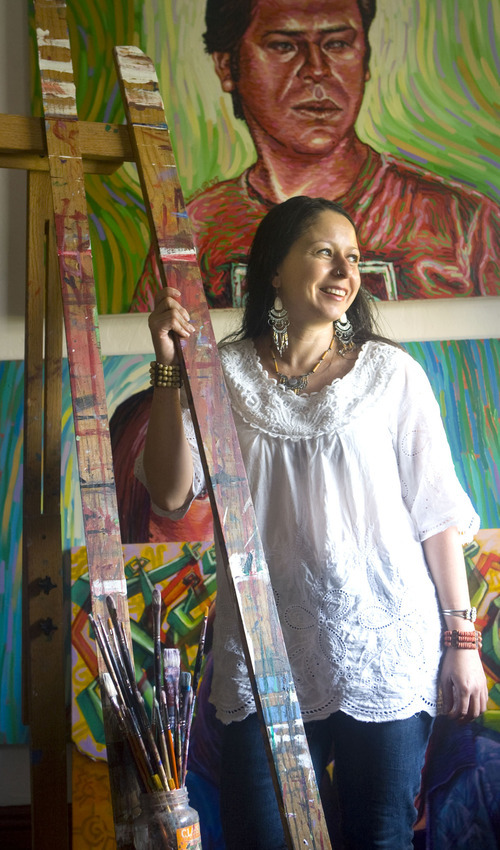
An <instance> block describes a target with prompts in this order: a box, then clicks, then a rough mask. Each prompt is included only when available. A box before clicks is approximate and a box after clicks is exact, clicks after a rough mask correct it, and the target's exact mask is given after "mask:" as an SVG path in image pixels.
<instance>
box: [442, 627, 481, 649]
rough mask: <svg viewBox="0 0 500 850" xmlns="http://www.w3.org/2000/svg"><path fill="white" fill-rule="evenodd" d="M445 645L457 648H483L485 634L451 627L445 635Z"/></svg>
mask: <svg viewBox="0 0 500 850" xmlns="http://www.w3.org/2000/svg"><path fill="white" fill-rule="evenodd" d="M443 638H444V645H445V646H453V647H454V648H455V649H481V648H482V646H483V636H482V634H481V632H476V631H475V630H474V631H473V632H459V631H458V629H453V631H451V630H450V629H449V630H448V631H446V632H445V633H444V635H443Z"/></svg>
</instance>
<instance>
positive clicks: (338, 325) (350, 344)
mask: <svg viewBox="0 0 500 850" xmlns="http://www.w3.org/2000/svg"><path fill="white" fill-rule="evenodd" d="M333 327H334V328H335V336H336V337H337V339H338V341H339V346H338V353H339V354H340V356H341V357H345V355H346V353H347V352H348V351H351V350H352V349H353V348H354V329H353V326H352V325H351V323H350V321H349V319H348V318H347V313H342V315H341V317H340V319H337V321H336V322H334V323H333Z"/></svg>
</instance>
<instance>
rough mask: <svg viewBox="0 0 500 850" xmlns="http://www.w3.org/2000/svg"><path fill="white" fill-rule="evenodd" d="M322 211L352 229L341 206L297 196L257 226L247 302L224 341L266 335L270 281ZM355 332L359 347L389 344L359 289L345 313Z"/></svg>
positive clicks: (272, 294) (272, 295)
mask: <svg viewBox="0 0 500 850" xmlns="http://www.w3.org/2000/svg"><path fill="white" fill-rule="evenodd" d="M325 211H330V212H334V213H338V214H339V215H343V216H344V217H345V218H346V219H347V220H348V221H350V223H351V224H352V226H353V227H354V228H356V226H355V224H354V221H353V219H352V218H351V216H350V215H349V213H347V212H346V211H345V210H344V209H343V208H342V207H341V206H340V204H337V203H336V202H335V201H329V200H327V199H326V198H309V197H308V196H307V195H297V196H296V197H294V198H289V199H288V200H287V201H284V202H283V203H282V204H277V205H276V206H275V207H272V209H271V210H270V211H269V212H268V213H267V215H266V216H265V217H264V218H263V219H262V221H261V222H260V224H259V226H258V228H257V231H256V233H255V236H254V239H253V242H252V246H251V248H250V253H249V256H248V266H247V275H246V293H247V294H246V301H245V307H244V312H243V320H242V324H241V328H240V330H239V331H238V332H237V333H236V334H232V335H231V336H230V337H227V338H226V339H224V342H228V341H229V340H234V339H257V338H258V337H261V336H264V335H265V334H266V333H269V325H268V312H269V310H270V308H271V306H272V304H273V301H274V298H275V295H276V290H275V288H274V287H273V285H272V284H273V279H274V276H275V274H276V272H277V270H278V267H279V266H280V265H281V263H282V262H283V260H284V259H285V257H286V256H287V254H288V252H289V251H290V249H291V248H292V246H293V245H294V244H295V242H296V241H297V239H300V237H301V236H302V234H303V233H305V231H306V230H307V229H308V227H310V226H311V224H312V223H313V222H314V221H315V219H316V218H317V217H318V216H319V215H320V214H321V213H322V212H325ZM347 316H348V318H349V320H350V322H351V324H352V326H353V329H354V342H355V343H356V344H357V345H361V344H362V343H363V342H366V341H367V340H369V339H378V340H383V341H384V342H390V340H388V339H386V338H385V337H382V336H380V335H379V334H378V333H377V328H376V322H375V317H374V309H373V298H372V296H371V295H370V293H369V292H368V291H367V290H366V289H364V288H363V287H362V286H361V287H360V289H359V291H358V294H357V295H356V298H355V299H354V301H353V302H352V304H351V306H350V307H349V309H348V310H347Z"/></svg>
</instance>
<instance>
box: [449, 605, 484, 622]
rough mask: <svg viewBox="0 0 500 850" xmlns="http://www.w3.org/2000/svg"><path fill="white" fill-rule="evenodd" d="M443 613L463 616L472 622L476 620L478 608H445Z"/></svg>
mask: <svg viewBox="0 0 500 850" xmlns="http://www.w3.org/2000/svg"><path fill="white" fill-rule="evenodd" d="M441 613H442V614H448V615H449V616H451V617H463V619H464V620H470V621H471V623H475V622H476V616H477V610H476V609H475V608H443V610H442V611H441Z"/></svg>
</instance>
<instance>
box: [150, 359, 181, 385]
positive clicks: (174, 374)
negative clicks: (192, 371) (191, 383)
mask: <svg viewBox="0 0 500 850" xmlns="http://www.w3.org/2000/svg"><path fill="white" fill-rule="evenodd" d="M149 375H150V379H151V380H150V384H151V386H152V387H170V388H172V389H177V390H178V389H179V388H180V387H181V386H182V380H181V370H180V366H177V365H176V364H174V365H172V366H166V365H165V364H164V363H158V361H157V360H152V361H151V363H150V365H149Z"/></svg>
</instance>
